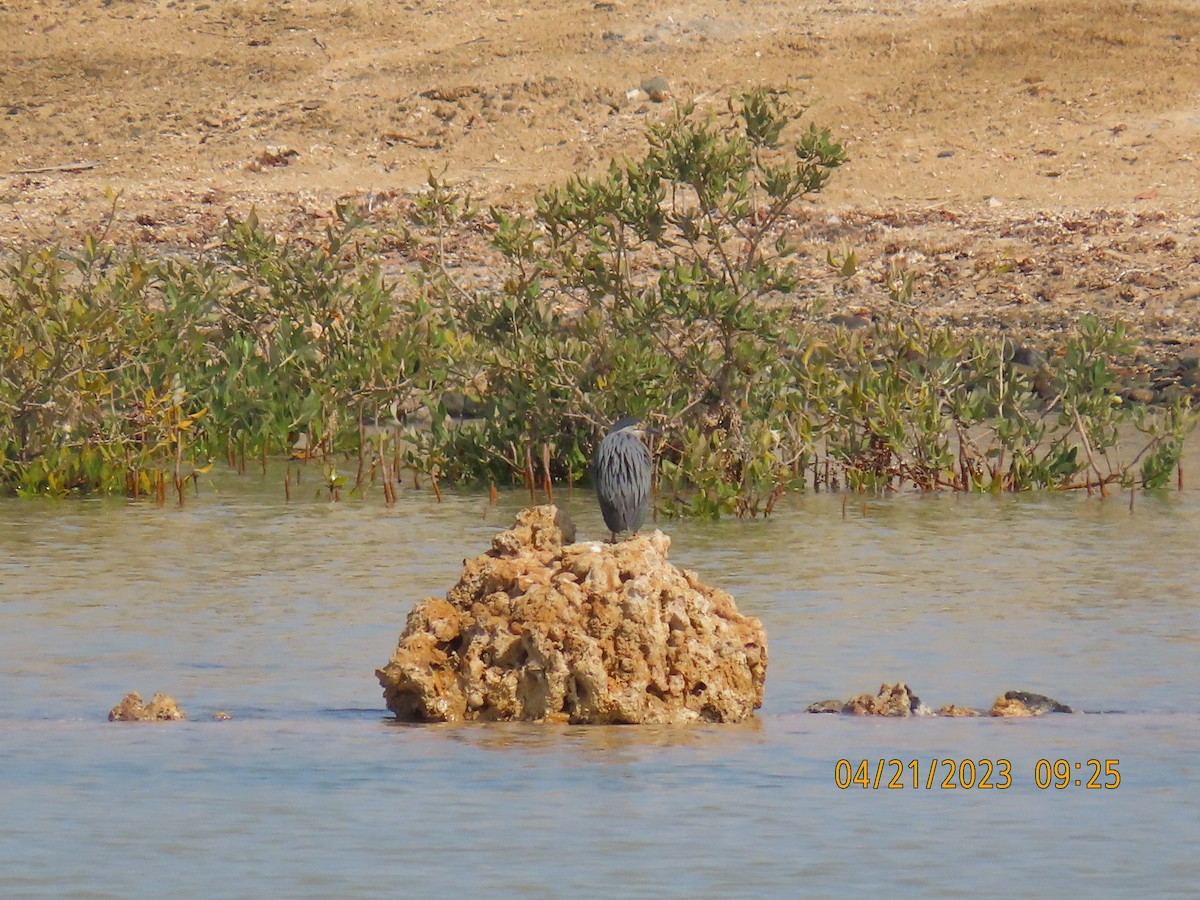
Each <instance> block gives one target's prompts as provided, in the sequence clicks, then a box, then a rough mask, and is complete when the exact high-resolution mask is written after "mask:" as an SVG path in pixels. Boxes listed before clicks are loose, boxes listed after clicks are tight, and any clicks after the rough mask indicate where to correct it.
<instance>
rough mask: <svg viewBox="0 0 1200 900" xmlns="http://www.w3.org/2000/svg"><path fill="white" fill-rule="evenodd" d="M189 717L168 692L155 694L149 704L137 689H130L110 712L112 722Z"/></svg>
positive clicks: (152, 720) (169, 720) (174, 719)
mask: <svg viewBox="0 0 1200 900" xmlns="http://www.w3.org/2000/svg"><path fill="white" fill-rule="evenodd" d="M186 718H187V713H185V712H184V711H183V710H182V709H180V708H179V706H178V705H177V704H176V703H175V700H174V699H173V698H172V697H170V696H168V695H167V694H155V695H154V699H153V700H151V701H150V702H149V704H146V703H143V702H142V697H141V695H140V694H139V693H138V692H137V691H130V692H129V693H128V694H126V695H125V696H124V697H123V698H122V699H121V702H120V703H118V704H117V705H116V706H114V707H113V708H112V709H111V710H110V711H109V713H108V721H110V722H173V721H179V720H182V719H186Z"/></svg>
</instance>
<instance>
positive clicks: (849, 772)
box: [833, 759, 1121, 791]
mask: <svg viewBox="0 0 1200 900" xmlns="http://www.w3.org/2000/svg"><path fill="white" fill-rule="evenodd" d="M1120 765H1121V761H1120V760H1119V759H1087V760H1078V761H1076V760H1071V759H1039V760H1037V762H1035V763H1034V764H1033V771H1032V773H1027V774H1032V776H1033V784H1034V786H1035V787H1037V788H1039V789H1040V790H1059V791H1062V790H1067V789H1072V790H1074V789H1076V788H1078V789H1082V790H1092V791H1111V790H1115V789H1117V788H1118V787H1120V786H1121V772H1120V769H1119V767H1120ZM1021 780H1023V779H1022V775H1021V773H1014V771H1013V764H1012V762H1011V761H1010V760H1007V759H910V760H903V759H859V760H850V759H839V760H838V761H837V762H836V763H834V766H833V783H834V784H835V785H837V786H838V787H839V788H841V789H842V790H849V789H851V788H860V789H865V790H891V791H900V790H910V791H911V790H926V791H933V790H999V791H1004V790H1008V789H1009V788H1011V787H1012V786H1013V785H1014V784H1015V783H1017V782H1019V781H1021Z"/></svg>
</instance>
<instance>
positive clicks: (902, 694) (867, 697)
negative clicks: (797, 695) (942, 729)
mask: <svg viewBox="0 0 1200 900" xmlns="http://www.w3.org/2000/svg"><path fill="white" fill-rule="evenodd" d="M808 711H809V712H812V713H847V714H849V715H852V716H931V715H933V714H934V713H933V710H931V709H930V708H929V707H928V706H926V705H925V704H924V703H922V702H921V698H920V697H918V696H917V695H916V694H914V693H913V692H912V689H911V688H909V686H908V685H907V684H905V683H904V682H903V681H898V682H896V683H895V684H886V683H884V684H882V685H880V686H879V692H878V693H876V694H859V695H858V696H857V697H851V698H850V699H849V700H847V701H846V702H845V703H843V702H842V701H840V700H822V701H820V702H819V703H814V704H812V705H811V706H809V707H808Z"/></svg>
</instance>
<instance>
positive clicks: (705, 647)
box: [376, 506, 767, 724]
mask: <svg viewBox="0 0 1200 900" xmlns="http://www.w3.org/2000/svg"><path fill="white" fill-rule="evenodd" d="M573 540H574V527H573V526H572V525H571V524H570V522H569V520H568V519H567V518H566V516H565V515H564V514H563V513H561V512H559V510H558V509H557V508H556V507H554V506H538V507H534V508H532V509H527V510H524V511H523V512H521V513H520V514H518V516H517V520H516V524H515V525H514V526H513V527H512V528H511V529H509V530H508V531H503V532H500V533H499V534H497V535H496V536H495V537H494V538H493V540H492V549H491V550H490V551H488V552H487V553H485V554H483V555H482V556H477V557H475V558H474V559H469V560H465V561H464V563H463V574H462V577H461V578H460V579H459V581H458V584H456V585H455V586H454V587H453V588H452V589H451V590H450V592H449V593H448V594H447V595H446V597H445V598H440V597H432V598H429V599H427V600H424V601H422V602H421V603H418V604H417V606H416V607H415V608H414V609H413V610H412V612H411V613H410V614H409V616H408V621H407V623H406V626H405V629H404V632H403V633H402V634H401V635H400V642H399V645H398V646H397V648H396V652H395V653H394V654H393V655H392V659H391V661H390V662H389V663H388V664H387V665H386V666H384V667H383V668H382V669H379V670H377V671H376V675H377V676H378V678H379V683H380V685H382V687H383V695H384V700H385V702H386V703H387V707H388V709H390V710H391V711H392V712H393V713H394V714H395V715H396V717H397V718H399V719H403V720H409V721H428V722H456V721H462V720H471V719H482V720H493V721H494V720H505V721H516V720H522V721H540V722H572V723H593V724H594V723H614V724H615V723H682V722H695V721H705V722H737V721H741V720H743V719H745V718H747V717H748V716H750V715H751V714H752V713H753V711H754V710H755V709H757V708H758V707H760V706H761V705H762V697H763V682H764V680H765V678H766V668H767V638H766V632H765V631H764V629H763V627H762V623H760V622H759V621H758V620H757V619H755V618H753V617H749V616H743V615H741V614H740V613H739V612H738V610H737V607H736V605H735V604H734V602H733V598H732V597H731V596H730V595H729V594H727V593H725V592H724V591H722V590H719V589H717V588H713V587H709V586H708V585H705V584H703V583H702V582H701V581H700V580H699V579H698V578H697V577H696V576H695V575H694V574H693V573H691V572H685V571H681V570H679V569H677V568H675V567H674V566H673V565H671V564H670V563H668V562H667V549H668V548H669V547H670V539H669V538H668V537H667V536H666V535H665V534H663V533H662V532H661V531H655V532H654V533H653V534H649V535H641V536H638V537H634V538H630V539H629V540H626V541H623V542H621V543H619V544H601V543H599V542H586V543H579V544H573V543H571V541H573Z"/></svg>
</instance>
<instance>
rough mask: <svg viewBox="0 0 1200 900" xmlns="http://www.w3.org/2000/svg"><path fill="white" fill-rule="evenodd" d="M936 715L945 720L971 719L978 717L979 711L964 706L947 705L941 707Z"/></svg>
mask: <svg viewBox="0 0 1200 900" xmlns="http://www.w3.org/2000/svg"><path fill="white" fill-rule="evenodd" d="M937 714H938V715H939V716H946V717H947V718H951V719H957V718H972V717H974V716H977V715H979V710H977V709H970V708H969V707H966V706H955V705H954V704H953V703H947V704H946V705H945V706H943V707H942V708H941V709H939V710H938V713H937Z"/></svg>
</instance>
